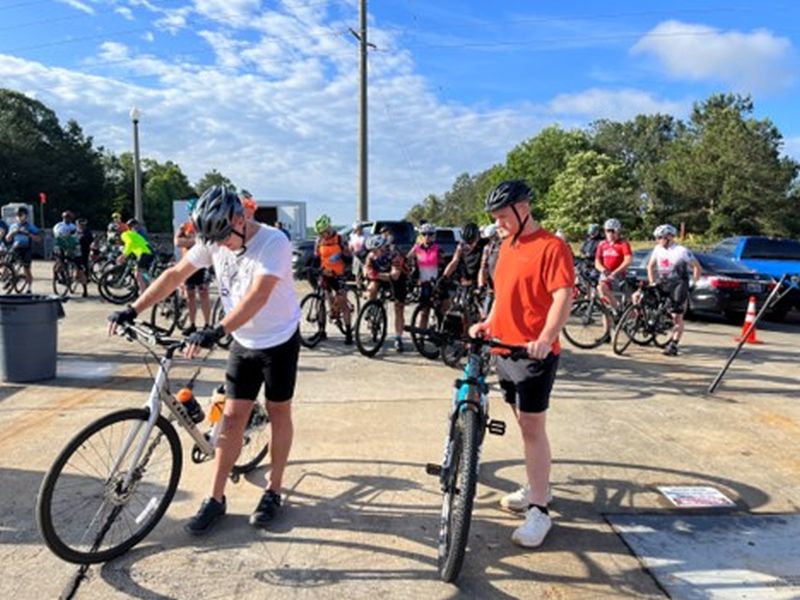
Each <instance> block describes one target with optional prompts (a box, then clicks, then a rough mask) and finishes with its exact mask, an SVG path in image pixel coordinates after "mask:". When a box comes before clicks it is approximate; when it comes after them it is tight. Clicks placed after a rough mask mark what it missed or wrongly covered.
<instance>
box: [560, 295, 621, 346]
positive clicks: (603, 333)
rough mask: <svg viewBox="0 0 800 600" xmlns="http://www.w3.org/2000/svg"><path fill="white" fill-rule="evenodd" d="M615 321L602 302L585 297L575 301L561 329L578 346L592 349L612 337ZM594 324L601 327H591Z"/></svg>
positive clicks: (568, 339) (570, 341)
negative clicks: (612, 326) (612, 325)
mask: <svg viewBox="0 0 800 600" xmlns="http://www.w3.org/2000/svg"><path fill="white" fill-rule="evenodd" d="M613 322H614V319H613V318H612V316H611V312H610V311H609V310H608V309H607V308H606V307H605V306H604V305H603V304H602V303H601V302H598V301H597V300H595V299H591V300H590V299H586V298H583V299H581V300H577V301H576V302H574V303H573V305H572V309H571V310H570V312H569V318H568V319H567V322H566V323H565V324H564V327H563V328H562V330H561V331H562V332H563V334H564V337H565V338H566V339H567V341H568V342H569V343H570V344H572V345H573V346H575V347H576V348H581V349H583V350H591V349H592V348H597V347H598V346H601V345H602V344H604V343H605V342H606V341H607V340H609V339H610V338H611V324H612V323H613ZM592 325H598V326H599V327H592V328H590V327H591V326H592ZM583 334H586V335H583Z"/></svg>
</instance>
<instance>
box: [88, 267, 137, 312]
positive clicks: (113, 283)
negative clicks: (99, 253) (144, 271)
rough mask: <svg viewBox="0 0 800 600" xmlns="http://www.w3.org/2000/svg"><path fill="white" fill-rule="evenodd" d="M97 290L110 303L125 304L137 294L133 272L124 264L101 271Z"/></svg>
mask: <svg viewBox="0 0 800 600" xmlns="http://www.w3.org/2000/svg"><path fill="white" fill-rule="evenodd" d="M97 290H98V291H99V292H100V295H101V296H102V297H103V299H104V300H107V301H108V302H111V303H112V304H127V303H128V302H131V301H132V300H133V299H135V298H136V296H137V295H138V294H139V288H138V285H137V283H136V277H135V276H134V274H133V273H132V272H131V271H130V270H128V269H126V268H125V266H124V265H117V266H116V267H113V268H111V269H108V270H107V271H105V272H104V273H103V276H102V277H101V279H100V283H98V284H97Z"/></svg>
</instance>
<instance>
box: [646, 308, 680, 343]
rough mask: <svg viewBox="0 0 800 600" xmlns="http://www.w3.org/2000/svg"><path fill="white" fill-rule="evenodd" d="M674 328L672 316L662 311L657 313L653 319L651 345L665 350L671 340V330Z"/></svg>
mask: <svg viewBox="0 0 800 600" xmlns="http://www.w3.org/2000/svg"><path fill="white" fill-rule="evenodd" d="M674 327H675V322H674V320H673V319H672V315H670V314H669V313H665V312H663V311H658V314H657V315H656V317H655V324H654V326H653V338H652V340H653V343H654V344H655V345H656V347H658V348H666V347H667V346H668V345H669V342H670V340H671V339H672V329H673V328H674Z"/></svg>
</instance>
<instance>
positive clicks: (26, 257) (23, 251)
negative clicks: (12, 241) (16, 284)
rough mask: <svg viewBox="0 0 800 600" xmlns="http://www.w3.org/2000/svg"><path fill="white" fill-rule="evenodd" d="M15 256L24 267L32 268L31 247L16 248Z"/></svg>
mask: <svg viewBox="0 0 800 600" xmlns="http://www.w3.org/2000/svg"><path fill="white" fill-rule="evenodd" d="M14 256H16V257H17V260H18V261H19V262H21V263H22V264H23V265H24V266H26V267H30V266H31V263H32V262H33V248H31V247H30V246H17V247H16V248H14Z"/></svg>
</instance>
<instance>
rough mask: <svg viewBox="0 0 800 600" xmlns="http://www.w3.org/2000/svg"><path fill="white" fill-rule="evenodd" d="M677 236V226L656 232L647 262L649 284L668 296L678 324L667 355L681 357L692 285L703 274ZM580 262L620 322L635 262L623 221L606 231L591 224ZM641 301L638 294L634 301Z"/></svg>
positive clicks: (611, 224) (611, 223)
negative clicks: (622, 295)
mask: <svg viewBox="0 0 800 600" xmlns="http://www.w3.org/2000/svg"><path fill="white" fill-rule="evenodd" d="M677 234H678V232H677V230H676V229H675V227H674V226H672V225H670V224H663V225H659V226H658V227H656V228H655V230H654V231H653V237H654V238H655V239H656V245H655V247H654V248H653V250H652V252H651V253H650V256H649V258H648V261H647V284H648V285H650V286H653V287H655V288H657V289H658V290H659V292H660V293H661V294H663V295H664V296H666V298H667V299H668V305H669V311H670V315H671V317H672V321H673V323H674V327H673V329H672V332H671V333H670V338H669V342H668V343H667V345H666V347H665V348H664V354H665V355H667V356H677V355H678V344H679V342H680V340H681V337H682V335H683V329H684V313H685V312H686V309H687V307H688V302H689V291H690V286H691V283H692V281H696V280H697V279H699V277H700V274H701V273H700V264H699V263H698V261H697V259H696V258H695V257H694V255H693V254H692V253H691V251H690V250H688V249H687V248H686V247H684V246H682V245H680V244H678V243H676V242H675V238H676V236H677ZM580 260H581V262H582V265H581V269H582V271H583V273H584V277H586V279H588V280H589V281H590V282H593V281H596V282H597V284H596V292H597V294H598V295H599V297H600V298H601V300H602V301H603V302H605V303H606V304H607V305H608V306H609V307H610V309H611V315H612V318H614V319H617V318H618V317H619V316H620V312H619V310H618V309H619V300H618V296H619V294H620V293H621V291H622V286H623V285H624V284H625V279H626V274H627V269H628V267H630V265H631V262H632V261H633V253H632V251H631V246H630V244H629V243H628V241H627V240H625V239H624V238H623V236H622V224H621V223H620V221H619V219H616V218H611V219H608V220H607V221H606V222H605V223H604V225H603V228H602V229H601V228H600V226H599V225H598V224H596V223H592V224H590V225H589V227H588V230H587V235H586V239H585V240H584V242H583V244H582V245H581V249H580ZM581 269H579V272H580V270H581ZM637 298H638V296H637V295H634V301H636V299H637ZM604 318H605V317H604Z"/></svg>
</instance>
